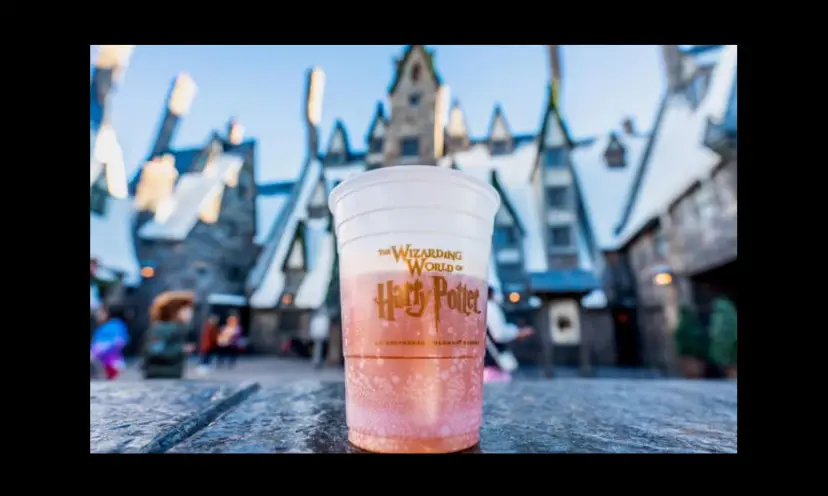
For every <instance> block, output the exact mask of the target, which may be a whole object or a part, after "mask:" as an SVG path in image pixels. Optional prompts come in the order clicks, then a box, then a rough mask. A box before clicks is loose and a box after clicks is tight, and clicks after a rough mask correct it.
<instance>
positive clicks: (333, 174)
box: [324, 161, 365, 191]
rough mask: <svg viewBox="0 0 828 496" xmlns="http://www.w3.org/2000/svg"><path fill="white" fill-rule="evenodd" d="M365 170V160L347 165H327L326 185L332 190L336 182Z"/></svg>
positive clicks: (325, 172)
mask: <svg viewBox="0 0 828 496" xmlns="http://www.w3.org/2000/svg"><path fill="white" fill-rule="evenodd" d="M364 171H365V162H364V161H359V162H352V163H349V164H346V165H337V166H336V167H326V168H325V171H324V174H325V186H326V187H327V188H328V191H330V190H332V189H333V187H334V186H335V185H336V184H338V183H340V182H342V181H344V180H346V179H348V178H350V177H353V176H355V175H357V174H359V173H360V172H364Z"/></svg>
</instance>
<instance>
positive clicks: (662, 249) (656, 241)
mask: <svg viewBox="0 0 828 496" xmlns="http://www.w3.org/2000/svg"><path fill="white" fill-rule="evenodd" d="M667 249H668V245H667V236H666V235H665V234H664V232H662V231H659V232H657V233H656V235H655V237H654V238H653V251H654V252H655V254H656V256H658V257H659V258H661V259H662V260H663V259H665V258H667Z"/></svg>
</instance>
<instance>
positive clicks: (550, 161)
mask: <svg viewBox="0 0 828 496" xmlns="http://www.w3.org/2000/svg"><path fill="white" fill-rule="evenodd" d="M564 157H565V156H564V150H563V149H562V148H554V149H552V150H546V151H545V152H544V153H543V165H544V166H546V167H563V166H564V165H565V164H564Z"/></svg>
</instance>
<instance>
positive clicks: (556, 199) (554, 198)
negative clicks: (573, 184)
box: [546, 186, 567, 210]
mask: <svg viewBox="0 0 828 496" xmlns="http://www.w3.org/2000/svg"><path fill="white" fill-rule="evenodd" d="M566 200H567V188H566V186H552V187H550V188H547V190H546V206H547V207H549V208H554V209H559V210H562V209H565V208H566V206H567V201H566Z"/></svg>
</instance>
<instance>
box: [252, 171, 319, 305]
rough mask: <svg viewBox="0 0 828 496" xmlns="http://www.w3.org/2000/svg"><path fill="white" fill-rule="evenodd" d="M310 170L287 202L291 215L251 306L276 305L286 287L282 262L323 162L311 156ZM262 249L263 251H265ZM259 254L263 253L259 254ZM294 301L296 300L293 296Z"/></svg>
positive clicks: (316, 181)
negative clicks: (312, 158) (294, 195)
mask: <svg viewBox="0 0 828 496" xmlns="http://www.w3.org/2000/svg"><path fill="white" fill-rule="evenodd" d="M308 166H309V167H310V170H308V171H307V174H305V178H304V179H305V182H304V183H303V184H302V185H301V189H300V190H299V196H298V198H297V199H296V202H295V203H293V204H290V203H288V204H287V205H286V206H285V208H290V209H291V211H290V217H289V218H288V221H287V223H286V224H285V226H284V228H283V229H282V232H281V233H279V235H280V236H279V238H278V239H277V240H276V243H277V244H276V248H275V252H274V254H273V257H272V258H271V259H270V263H269V265H268V266H267V267H266V268H265V269H264V270H265V275H264V277H263V278H262V281H261V282H260V283H259V285H258V287H256V289H255V291H253V294H252V295H251V296H250V306H251V307H253V308H275V307H276V305H277V304H278V302H279V298H280V297H281V296H282V291H283V290H284V287H285V273H284V272H282V264H283V263H284V261H285V258H286V257H287V255H288V252H289V251H290V246H291V242H292V241H293V233H294V232H296V226H298V225H299V221H300V220H303V219H305V218H306V217H307V210H308V208H307V207H308V202H309V201H310V198H311V196H312V195H313V191H314V190H315V189H316V185H317V184H318V183H319V179H320V177H321V175H322V164H321V163H320V162H319V161H317V160H314V161H312V162H311V163H310V164H309V165H308ZM264 253H265V251H264V250H263V251H262V254H264ZM259 256H260V257H261V256H262V255H259ZM294 301H295V300H294Z"/></svg>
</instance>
